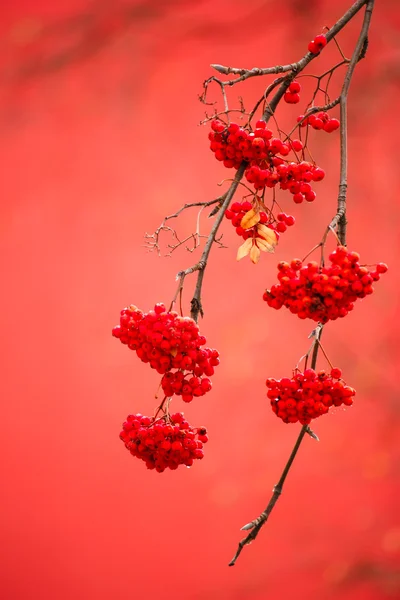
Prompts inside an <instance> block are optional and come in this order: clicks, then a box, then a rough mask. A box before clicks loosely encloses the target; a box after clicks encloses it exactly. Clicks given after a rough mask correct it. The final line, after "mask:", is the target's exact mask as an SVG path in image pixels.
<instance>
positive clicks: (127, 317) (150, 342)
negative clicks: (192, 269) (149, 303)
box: [112, 304, 219, 402]
mask: <svg viewBox="0 0 400 600" xmlns="http://www.w3.org/2000/svg"><path fill="white" fill-rule="evenodd" d="M112 334H113V336H114V337H116V338H118V339H119V340H120V341H121V342H122V343H123V344H126V345H127V346H128V348H130V349H131V350H135V351H136V354H137V356H138V357H139V358H140V360H141V361H143V362H144V363H149V364H150V366H151V368H153V369H155V370H156V371H157V372H158V373H160V374H161V375H164V374H168V375H169V377H170V379H168V378H165V377H163V380H162V385H163V389H164V391H165V393H166V394H167V395H172V393H171V394H168V393H167V391H166V390H168V392H169V391H170V387H171V386H170V385H169V383H167V382H169V381H170V380H172V379H173V377H172V375H175V380H178V378H180V377H182V381H184V377H185V372H187V374H190V375H191V376H192V377H194V378H201V376H202V375H206V376H207V377H206V378H205V380H204V381H203V380H201V379H200V384H199V385H196V386H195V387H194V388H193V391H194V390H196V393H193V394H189V393H186V392H187V388H186V390H185V400H186V402H189V401H190V400H192V399H193V396H194V395H198V396H200V395H203V394H204V393H206V392H207V391H209V390H210V389H211V382H210V380H209V379H208V377H209V376H211V375H213V374H214V367H216V366H217V365H218V364H219V354H218V351H217V350H213V349H211V348H201V347H202V346H204V345H205V344H206V338H205V337H204V336H202V335H200V331H199V327H198V325H197V324H196V323H195V321H194V320H193V319H191V318H189V317H180V316H179V315H178V313H177V312H174V311H171V312H168V311H167V310H166V308H165V306H164V304H156V305H155V307H154V310H150V311H149V312H148V313H143V311H141V310H139V309H138V308H137V307H136V306H133V305H131V306H129V307H128V308H124V309H123V310H122V311H121V316H120V324H119V325H118V326H117V327H114V329H113V330H112ZM171 369H177V370H178V373H179V374H178V373H175V374H172V373H170V372H171ZM196 381H197V380H196ZM184 385H186V382H184V383H183V385H182V386H181V387H179V386H176V390H175V388H174V392H173V393H174V394H182V393H183V387H184ZM198 390H201V392H202V393H201V394H200V393H198ZM189 396H191V397H190V400H189Z"/></svg>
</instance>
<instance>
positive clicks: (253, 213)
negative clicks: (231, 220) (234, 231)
mask: <svg viewBox="0 0 400 600" xmlns="http://www.w3.org/2000/svg"><path fill="white" fill-rule="evenodd" d="M259 220H260V210H259V208H258V206H257V208H252V209H251V210H249V212H247V213H246V214H245V215H244V217H243V219H242V220H241V222H240V227H243V229H250V227H253V226H254V225H257V223H258V222H259Z"/></svg>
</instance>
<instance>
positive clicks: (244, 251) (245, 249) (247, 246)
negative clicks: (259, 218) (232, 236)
mask: <svg viewBox="0 0 400 600" xmlns="http://www.w3.org/2000/svg"><path fill="white" fill-rule="evenodd" d="M252 244H253V240H252V238H248V239H247V240H246V241H245V242H243V244H242V245H241V246H239V248H238V253H237V256H236V260H240V259H242V258H244V257H245V256H247V255H248V253H249V252H250V250H251V246H252Z"/></svg>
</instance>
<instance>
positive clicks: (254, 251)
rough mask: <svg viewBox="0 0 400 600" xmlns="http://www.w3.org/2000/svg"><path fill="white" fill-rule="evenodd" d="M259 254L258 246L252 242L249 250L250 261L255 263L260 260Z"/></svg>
mask: <svg viewBox="0 0 400 600" xmlns="http://www.w3.org/2000/svg"><path fill="white" fill-rule="evenodd" d="M260 256H261V252H260V248H259V247H258V246H256V244H254V246H252V248H251V250H250V260H251V262H252V263H254V264H255V265H256V264H257V263H258V261H259V260H260Z"/></svg>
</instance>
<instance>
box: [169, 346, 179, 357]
mask: <svg viewBox="0 0 400 600" xmlns="http://www.w3.org/2000/svg"><path fill="white" fill-rule="evenodd" d="M169 353H170V354H171V355H172V356H176V355H177V354H178V348H171V350H170V351H169Z"/></svg>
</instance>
